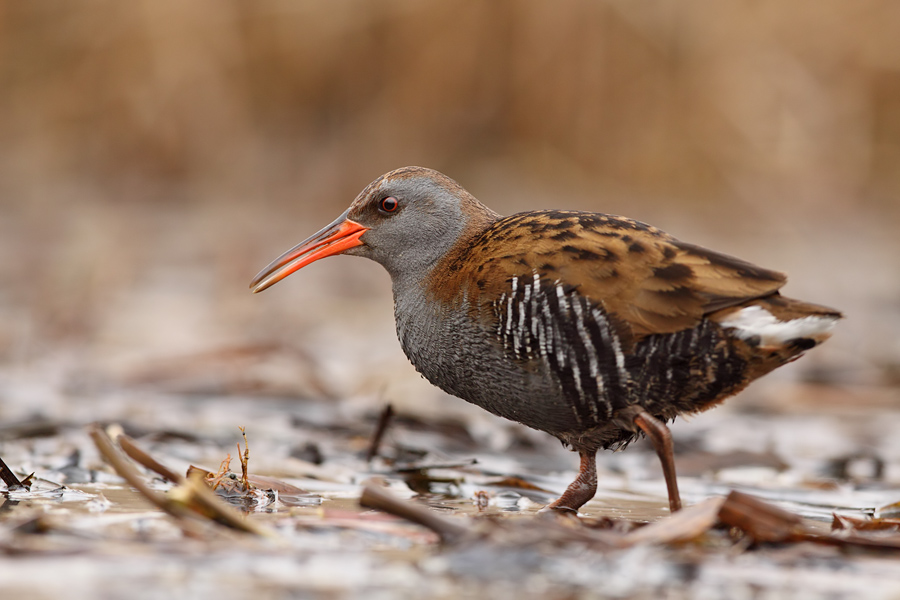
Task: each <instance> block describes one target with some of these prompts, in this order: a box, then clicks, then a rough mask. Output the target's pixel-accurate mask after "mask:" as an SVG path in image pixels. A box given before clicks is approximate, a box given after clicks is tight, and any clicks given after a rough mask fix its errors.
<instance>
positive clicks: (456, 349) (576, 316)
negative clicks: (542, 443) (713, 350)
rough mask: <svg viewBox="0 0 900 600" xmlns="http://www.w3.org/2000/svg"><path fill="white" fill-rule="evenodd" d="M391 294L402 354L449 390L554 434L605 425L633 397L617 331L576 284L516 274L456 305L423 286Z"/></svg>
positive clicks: (513, 418) (483, 406)
mask: <svg viewBox="0 0 900 600" xmlns="http://www.w3.org/2000/svg"><path fill="white" fill-rule="evenodd" d="M398 291H399V292H402V293H398ZM394 292H395V298H394V299H395V316H396V319H397V334H398V337H399V339H400V343H401V345H402V347H403V350H404V352H405V353H406V355H407V356H408V357H409V359H410V361H411V362H412V363H413V365H414V366H415V367H416V369H417V370H418V371H419V372H420V373H422V375H423V376H424V377H425V378H426V379H428V380H429V381H430V382H431V383H433V384H435V385H437V386H438V387H440V388H441V389H443V390H444V391H446V392H448V393H450V394H453V395H455V396H458V397H460V398H463V399H464V400H467V401H469V402H472V403H474V404H477V405H479V406H481V407H482V408H485V409H487V410H489V411H490V412H492V413H494V414H497V415H499V416H502V417H505V418H508V419H511V420H514V421H518V422H520V423H524V424H525V425H528V426H530V427H533V428H535V429H540V430H543V431H547V432H549V433H552V434H556V435H560V434H564V433H566V432H569V431H576V430H581V431H583V430H585V429H588V428H592V427H597V426H600V425H602V424H603V423H605V422H606V421H608V419H609V418H610V417H611V416H612V414H613V412H614V411H615V410H616V409H617V408H619V407H621V406H625V405H626V404H627V387H628V377H627V373H626V372H625V368H624V363H623V357H622V352H621V349H620V347H619V343H618V340H617V338H616V335H615V332H614V330H613V328H612V327H611V325H610V323H609V320H608V319H607V317H606V315H605V314H604V313H603V311H602V309H601V308H599V307H597V306H594V305H592V304H591V303H590V302H589V301H588V300H587V299H585V298H583V297H582V296H580V295H579V294H577V292H575V291H574V290H573V289H565V288H564V287H563V286H562V285H560V284H558V283H554V282H550V281H547V280H542V279H541V278H540V277H538V276H537V275H534V276H533V277H527V278H520V277H513V278H511V280H510V281H509V282H508V288H507V290H506V291H505V292H504V293H502V294H501V295H500V296H498V297H496V298H492V299H489V300H484V299H481V298H465V299H463V300H461V301H459V302H457V303H455V304H454V305H452V306H451V305H448V304H446V303H443V302H439V301H436V300H433V299H430V298H429V297H428V295H427V293H425V292H424V291H419V290H413V291H411V290H408V289H407V290H403V289H401V290H398V289H397V286H396V285H395V290H394Z"/></svg>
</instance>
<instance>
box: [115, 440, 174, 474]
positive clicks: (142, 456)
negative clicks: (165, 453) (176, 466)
mask: <svg viewBox="0 0 900 600" xmlns="http://www.w3.org/2000/svg"><path fill="white" fill-rule="evenodd" d="M116 441H118V442H119V447H120V448H122V451H123V452H125V454H127V455H128V456H129V458H131V460H133V461H135V462H136V463H138V464H139V465H142V466H144V467H146V468H148V469H150V470H151V471H153V472H154V473H156V474H157V475H159V476H160V477H162V478H163V479H165V480H166V481H169V482H171V483H181V482H182V481H184V477H182V476H181V475H179V474H178V473H176V472H175V471H173V470H171V469H170V468H169V467H167V466H165V465H164V464H162V463H160V462H159V461H157V460H156V459H155V458H153V457H152V456H150V455H149V454H147V453H146V452H144V451H143V450H141V449H140V448H138V446H137V444H136V443H135V441H134V440H133V439H131V438H130V437H128V436H127V435H124V434H123V435H120V436H119V437H118V438H117V440H116Z"/></svg>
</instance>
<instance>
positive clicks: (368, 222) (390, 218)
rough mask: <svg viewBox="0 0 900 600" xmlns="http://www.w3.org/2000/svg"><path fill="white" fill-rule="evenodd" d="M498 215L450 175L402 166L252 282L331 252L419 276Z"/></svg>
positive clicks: (259, 285) (259, 286)
mask: <svg viewBox="0 0 900 600" xmlns="http://www.w3.org/2000/svg"><path fill="white" fill-rule="evenodd" d="M497 218H499V215H497V214H496V213H494V212H493V211H492V210H490V209H489V208H487V207H486V206H484V205H483V204H481V203H480V202H478V200H476V199H475V198H474V197H473V196H472V195H471V194H469V192H467V191H466V190H465V189H463V188H462V186H460V185H459V184H458V183H456V182H455V181H453V180H452V179H450V178H449V177H447V176H446V175H443V174H442V173H439V172H437V171H434V170H431V169H426V168H423V167H404V168H402V169H397V170H395V171H391V172H389V173H385V174H384V175H382V176H381V177H379V178H378V179H376V180H375V181H373V182H372V183H370V184H369V185H368V186H366V188H365V189H364V190H363V191H362V192H360V194H359V196H357V197H356V200H354V201H353V203H352V204H351V205H350V208H348V209H347V210H346V211H345V212H344V214H342V215H341V216H340V217H338V218H337V219H335V221H333V222H332V223H331V224H330V225H328V226H327V227H325V228H324V229H322V230H320V231H319V232H318V233H316V234H315V235H313V236H312V237H310V238H309V239H307V240H304V241H303V242H301V243H300V244H298V245H297V246H295V247H294V248H292V249H291V250H289V251H287V252H285V253H284V254H283V255H282V256H280V257H279V258H277V259H275V260H274V261H273V262H272V263H271V264H270V265H269V266H268V267H266V268H265V269H263V270H262V271H261V272H260V273H259V275H257V276H256V278H255V279H254V280H253V282H252V283H251V284H250V287H251V288H252V289H253V291H254V292H260V291H262V290H264V289H266V288H267V287H269V286H271V285H273V284H275V283H277V282H278V281H280V280H281V279H283V278H285V277H287V276H288V275H290V274H291V273H293V272H294V271H296V270H298V269H300V268H302V267H304V266H306V265H308V264H309V263H311V262H313V261H315V260H318V259H320V258H324V257H326V256H331V255H332V254H352V255H354V256H364V257H366V258H371V259H372V260H374V261H376V262H378V263H380V264H381V265H383V266H384V268H385V269H387V271H388V273H390V274H391V277H392V278H393V279H394V282H395V283H397V281H398V279H399V278H413V279H415V280H421V279H422V278H424V277H425V276H426V275H427V274H428V273H429V272H430V271H431V269H432V267H433V266H434V265H435V263H436V262H437V261H438V260H439V259H440V258H441V257H442V256H444V255H445V254H446V253H447V251H448V250H450V249H451V248H452V247H453V246H454V244H456V243H457V242H459V241H460V239H461V238H463V237H464V236H466V235H467V234H468V235H473V234H474V233H477V232H478V231H480V230H481V229H483V228H484V227H486V226H487V225H488V224H490V223H491V222H493V221H494V220H496V219H497Z"/></svg>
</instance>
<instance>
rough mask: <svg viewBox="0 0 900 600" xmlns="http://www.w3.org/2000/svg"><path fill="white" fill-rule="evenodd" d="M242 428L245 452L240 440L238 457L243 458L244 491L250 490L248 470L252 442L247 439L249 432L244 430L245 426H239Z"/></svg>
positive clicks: (242, 477)
mask: <svg viewBox="0 0 900 600" xmlns="http://www.w3.org/2000/svg"><path fill="white" fill-rule="evenodd" d="M238 429H240V430H241V435H243V436H244V453H243V454H241V443H240V442H238V445H237V449H238V458H240V459H241V485H242V486H243V490H244V492H245V493H246V492H249V491H250V480H249V479H248V477H247V471H248V470H249V465H250V443H249V442H248V441H247V432H246V431H244V428H243V427H238Z"/></svg>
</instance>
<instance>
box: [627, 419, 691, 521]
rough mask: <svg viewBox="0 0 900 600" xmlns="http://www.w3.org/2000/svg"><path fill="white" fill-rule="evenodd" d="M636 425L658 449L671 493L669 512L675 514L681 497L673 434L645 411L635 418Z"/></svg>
mask: <svg viewBox="0 0 900 600" xmlns="http://www.w3.org/2000/svg"><path fill="white" fill-rule="evenodd" d="M634 424H635V425H637V426H638V427H640V428H641V431H643V432H644V433H645V434H647V437H648V438H650V441H651V442H652V443H653V447H654V448H656V454H657V456H659V462H661V463H662V470H663V476H664V477H665V478H666V488H667V489H668V491H669V511H670V512H675V511H676V510H680V509H681V495H679V493H678V479H677V478H676V477H675V451H674V450H673V448H672V432H671V431H669V428H668V427H666V424H665V423H663V422H662V421H660V420H659V419H657V418H656V417H654V416H653V415H651V414H650V413H648V412H647V411H645V410H643V409H642V410H641V412H639V413H638V414H637V416H636V417H634Z"/></svg>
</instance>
